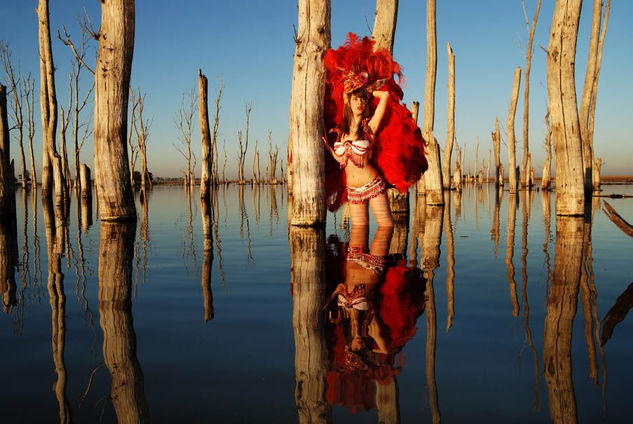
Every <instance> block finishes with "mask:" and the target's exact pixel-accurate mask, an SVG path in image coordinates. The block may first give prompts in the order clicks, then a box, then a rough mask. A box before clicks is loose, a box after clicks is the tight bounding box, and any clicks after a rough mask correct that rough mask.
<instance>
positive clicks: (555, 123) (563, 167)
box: [547, 0, 585, 216]
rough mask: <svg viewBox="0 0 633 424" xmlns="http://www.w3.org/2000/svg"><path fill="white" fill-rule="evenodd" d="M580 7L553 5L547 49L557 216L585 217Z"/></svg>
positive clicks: (577, 2) (577, 0) (572, 0)
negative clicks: (579, 96) (579, 86)
mask: <svg viewBox="0 0 633 424" xmlns="http://www.w3.org/2000/svg"><path fill="white" fill-rule="evenodd" d="M581 6H582V0H567V1H563V0H558V1H557V2H556V5H555V7H554V16H553V18H552V27H551V35H550V39H549V44H548V48H547V51H548V53H547V96H548V100H549V111H550V119H551V121H552V137H553V142H554V165H555V172H556V179H555V185H556V215H567V216H573V215H583V214H584V201H585V196H584V187H583V164H582V141H581V134H580V123H579V119H578V105H577V102H576V83H575V80H574V67H575V60H576V40H577V37H578V22H579V20H580V9H581Z"/></svg>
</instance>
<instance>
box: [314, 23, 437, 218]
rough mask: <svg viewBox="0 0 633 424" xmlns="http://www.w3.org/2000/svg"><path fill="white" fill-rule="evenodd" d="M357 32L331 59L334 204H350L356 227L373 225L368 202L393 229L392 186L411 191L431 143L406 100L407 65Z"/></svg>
mask: <svg viewBox="0 0 633 424" xmlns="http://www.w3.org/2000/svg"><path fill="white" fill-rule="evenodd" d="M374 47H375V46H374V42H373V41H372V40H371V39H369V38H368V37H364V38H358V37H357V36H356V35H354V34H352V33H350V34H349V35H348V39H347V40H346V41H345V43H344V44H343V45H342V46H340V47H339V48H337V49H336V50H334V49H330V50H328V51H327V52H326V54H325V57H324V64H325V69H326V87H325V99H324V120H325V128H326V129H328V130H329V131H328V139H327V140H325V141H326V145H327V148H328V150H329V151H330V152H331V158H330V157H329V156H330V155H328V158H327V159H326V164H325V175H326V179H325V191H326V201H327V204H328V209H330V210H331V211H335V210H336V209H338V208H339V207H340V205H341V204H342V203H343V202H345V201H348V202H349V206H350V215H351V219H352V224H358V225H367V223H368V220H369V218H368V207H367V206H368V205H369V207H371V209H372V211H373V213H374V216H375V217H376V221H377V222H378V225H379V226H386V227H391V226H393V223H392V219H391V211H390V210H389V203H388V201H387V196H386V193H385V189H386V187H387V186H389V187H395V188H397V189H398V190H399V191H400V192H401V193H406V192H407V190H408V189H409V187H410V186H411V185H412V184H413V183H415V182H416V181H417V180H418V179H419V178H420V176H421V175H422V173H423V172H424V171H425V170H426V168H427V166H428V165H427V162H426V158H425V151H424V147H425V143H424V139H423V138H422V133H421V132H420V129H419V128H418V126H417V123H416V122H415V120H414V119H413V117H412V116H411V112H410V111H409V110H408V109H407V108H406V106H405V105H403V104H401V103H400V101H401V100H402V97H403V92H402V89H401V88H400V85H399V83H397V82H396V81H395V79H394V76H396V77H398V81H400V80H401V78H402V74H401V72H400V65H398V64H397V63H396V62H395V61H394V60H393V58H392V57H391V54H390V53H389V52H388V51H387V50H385V49H380V48H376V49H375V48H374Z"/></svg>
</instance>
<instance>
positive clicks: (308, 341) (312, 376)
mask: <svg viewBox="0 0 633 424" xmlns="http://www.w3.org/2000/svg"><path fill="white" fill-rule="evenodd" d="M289 237H290V257H291V260H292V268H291V272H290V273H291V284H292V286H291V287H292V325H293V327H294V337H295V372H296V384H295V401H296V404H297V412H298V415H299V422H301V423H319V422H323V423H325V422H331V421H332V412H331V408H330V406H329V405H328V403H327V400H326V397H325V390H326V380H325V373H326V369H327V350H326V348H325V340H324V337H323V322H322V320H323V313H322V312H321V307H322V305H323V304H324V302H325V298H326V293H325V286H326V281H325V234H324V232H323V230H322V229H321V230H313V229H304V228H295V227H290V234H289Z"/></svg>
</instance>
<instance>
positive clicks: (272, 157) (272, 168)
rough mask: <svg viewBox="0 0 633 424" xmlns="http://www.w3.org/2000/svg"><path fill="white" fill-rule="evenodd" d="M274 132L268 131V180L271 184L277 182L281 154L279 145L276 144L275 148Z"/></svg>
mask: <svg viewBox="0 0 633 424" xmlns="http://www.w3.org/2000/svg"><path fill="white" fill-rule="evenodd" d="M272 138H273V133H272V131H268V182H269V184H277V177H276V173H277V157H278V155H279V147H277V146H275V150H273V141H272Z"/></svg>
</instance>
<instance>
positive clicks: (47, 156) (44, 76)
mask: <svg viewBox="0 0 633 424" xmlns="http://www.w3.org/2000/svg"><path fill="white" fill-rule="evenodd" d="M36 12H37V17H38V23H39V25H38V33H39V56H40V110H41V114H42V136H43V137H42V141H43V145H42V197H44V198H50V196H51V190H52V189H54V190H55V203H56V204H57V205H60V204H63V203H64V192H63V188H64V184H63V175H62V169H61V158H60V156H59V154H58V153H57V148H56V146H55V131H56V129H57V96H56V94H55V65H54V64H53V52H52V49H51V33H50V24H49V11H48V0H40V1H39V4H38V6H37V9H36Z"/></svg>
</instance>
